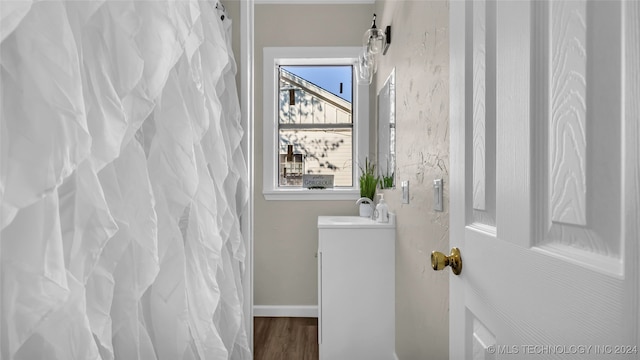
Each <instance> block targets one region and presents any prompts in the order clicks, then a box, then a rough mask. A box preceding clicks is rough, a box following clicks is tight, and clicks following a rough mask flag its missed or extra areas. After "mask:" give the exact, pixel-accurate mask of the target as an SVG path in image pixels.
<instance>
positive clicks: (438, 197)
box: [433, 179, 443, 211]
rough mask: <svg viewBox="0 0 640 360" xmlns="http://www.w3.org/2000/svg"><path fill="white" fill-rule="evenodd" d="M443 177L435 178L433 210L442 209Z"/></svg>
mask: <svg viewBox="0 0 640 360" xmlns="http://www.w3.org/2000/svg"><path fill="white" fill-rule="evenodd" d="M442 208H443V207H442V179H436V180H433V210H435V211H443V210H442Z"/></svg>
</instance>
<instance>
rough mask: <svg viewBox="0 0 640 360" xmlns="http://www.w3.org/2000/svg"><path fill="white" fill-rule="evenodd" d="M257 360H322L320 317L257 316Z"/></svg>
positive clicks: (255, 352)
mask: <svg viewBox="0 0 640 360" xmlns="http://www.w3.org/2000/svg"><path fill="white" fill-rule="evenodd" d="M253 349H254V360H318V357H319V356H318V319H317V318H286V317H255V318H254V344H253Z"/></svg>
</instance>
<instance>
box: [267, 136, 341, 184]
mask: <svg viewBox="0 0 640 360" xmlns="http://www.w3.org/2000/svg"><path fill="white" fill-rule="evenodd" d="M279 133H280V145H279V154H280V156H279V160H280V161H279V169H280V171H279V174H280V175H279V185H280V186H298V187H299V186H302V174H333V175H334V186H336V187H339V186H347V187H351V186H353V176H352V174H353V165H352V164H353V150H352V143H353V141H352V139H353V130H352V129H304V130H297V129H296V130H292V129H286V130H284V129H281V130H280V132H279ZM289 146H291V147H290V148H289ZM289 149H290V150H291V151H289ZM288 153H289V154H288Z"/></svg>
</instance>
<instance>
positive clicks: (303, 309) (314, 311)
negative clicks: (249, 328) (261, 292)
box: [253, 305, 318, 317]
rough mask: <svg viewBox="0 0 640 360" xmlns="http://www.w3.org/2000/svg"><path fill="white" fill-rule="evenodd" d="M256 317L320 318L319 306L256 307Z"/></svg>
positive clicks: (254, 307) (254, 308)
mask: <svg viewBox="0 0 640 360" xmlns="http://www.w3.org/2000/svg"><path fill="white" fill-rule="evenodd" d="M253 316H254V317H318V306H317V305H254V306H253Z"/></svg>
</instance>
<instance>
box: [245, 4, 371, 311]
mask: <svg viewBox="0 0 640 360" xmlns="http://www.w3.org/2000/svg"><path fill="white" fill-rule="evenodd" d="M372 13H373V4H364V5H275V4H272V5H268V4H257V5H256V7H255V66H254V74H255V153H254V156H255V168H254V171H255V185H256V189H255V191H256V192H255V208H254V211H255V228H254V274H255V275H254V276H255V277H254V304H255V305H280V306H287V305H312V306H315V305H317V304H318V291H317V289H318V272H317V259H316V257H315V254H316V252H317V250H318V230H317V225H316V224H317V218H318V216H319V215H357V208H356V205H355V199H354V200H353V201H266V200H265V199H264V196H263V195H262V130H263V129H262V123H263V121H262V117H263V116H262V100H263V99H262V49H263V48H264V47H276V46H279V47H284V46H358V45H360V44H361V43H362V34H363V33H364V31H365V30H366V29H367V26H369V24H370V21H371V14H372ZM372 90H373V89H372Z"/></svg>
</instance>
